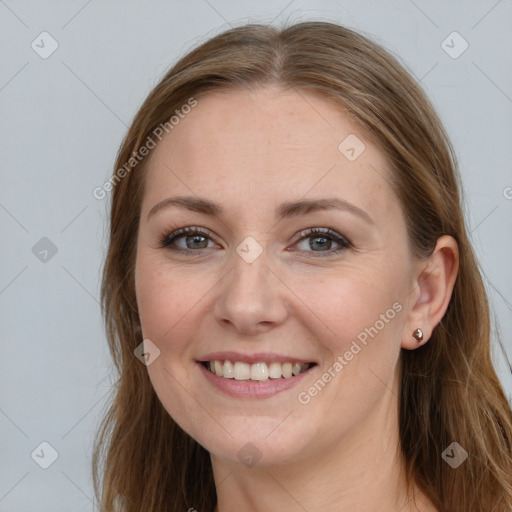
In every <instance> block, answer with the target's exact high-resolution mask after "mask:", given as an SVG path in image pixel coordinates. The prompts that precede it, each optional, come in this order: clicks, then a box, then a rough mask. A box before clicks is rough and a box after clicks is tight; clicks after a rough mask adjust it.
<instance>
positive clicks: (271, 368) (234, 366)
mask: <svg viewBox="0 0 512 512" xmlns="http://www.w3.org/2000/svg"><path fill="white" fill-rule="evenodd" d="M202 364H203V365H204V366H205V367H206V368H207V369H208V370H209V371H210V372H211V373H213V374H215V375H217V377H223V378H225V379H235V380H254V381H266V380H268V379H289V378H292V377H294V376H296V375H300V374H301V373H303V372H305V371H306V370H307V369H308V368H310V366H312V365H314V364H315V363H296V362H291V361H290V362H285V363H279V362H277V361H273V362H271V363H266V362H259V363H254V364H249V363H245V362H242V361H234V362H232V361H229V360H226V361H219V360H215V361H205V362H203V363H202Z"/></svg>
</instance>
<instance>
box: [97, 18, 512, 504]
mask: <svg viewBox="0 0 512 512" xmlns="http://www.w3.org/2000/svg"><path fill="white" fill-rule="evenodd" d="M267 84H278V85H280V86H281V87H283V89H290V88H291V89H294V90H296V91H297V92H299V93H300V92H301V91H304V92H305V91H315V92H318V93H322V94H323V95H324V96H325V97H326V98H332V99H334V100H336V101H337V103H338V104H339V106H340V108H341V109H343V110H344V112H346V114H347V115H349V116H350V118H351V119H352V120H353V121H354V122H356V123H357V124H358V126H360V128H361V130H363V132H364V133H365V134H366V136H368V137H369V139H370V140H372V141H373V142H374V143H375V144H377V146H378V147H379V148H380V150H381V151H382V152H383V153H384V154H385V155H386V157H387V159H388V161H389V163H390V165H391V168H392V170H393V187H394V189H395V191H396V194H397V196H398V198H399V200H400V202H401V205H402V209H403V212H404V215H405V218H406V221H407V228H408V234H409V242H410V246H411V248H412V251H413V253H414V254H415V255H416V256H418V257H421V258H428V257H429V256H430V255H431V253H432V251H433V248H434V246H435V243H436V240H437V239H438V238H439V237H441V236H442V235H445V234H446V235H451V236H452V237H454V238H455V240H456V241H457V243H458V247H459V258H460V261H459V273H458V277H457V280H456V283H455V288H454V290H453V295H452V298H451V301H450V304H449V307H448V310H447V312H446V314H445V316H444V317H443V319H442V320H441V322H440V323H439V324H438V325H437V327H436V328H435V329H434V332H433V334H432V337H431V339H430V340H429V342H428V343H427V344H426V345H424V346H423V347H422V348H420V349H418V350H413V351H408V350H402V353H401V358H400V369H401V394H400V409H399V410H400V413H399V419H398V421H399V433H400V444H401V450H402V453H403V456H404V461H405V468H406V475H407V481H408V484H409V485H411V484H413V483H414V484H415V485H417V486H418V487H419V488H420V489H421V490H422V491H423V492H424V493H425V494H426V495H427V496H428V497H429V498H430V500H431V501H432V502H433V504H434V505H435V506H436V507H437V509H438V510H439V511H440V512H468V511H471V512H490V511H493V512H505V511H506V512H510V510H512V457H511V451H512V413H511V410H510V407H509V404H508V403H507V399H506V397H505V394H504V392H503V389H502V387H501V385H500V382H499V380H498V378H497V375H496V372H495V370H494V367H493V363H492V359H491V336H490V319H489V317H490V314H489V305H488V302H487V297H486V291H485V288H484V285H483V281H482V277H481V270H480V268H479V265H478V262H477V261H476V258H475V254H474V252H473V249H472V247H471V245H470V242H469V240H468V234H467V230H466V226H465V221H464V214H463V209H462V198H461V184H460V177H459V173H458V170H457V162H456V157H455V154H454V151H453V148H452V146H451V143H450V141H449V139H448V136H447V134H446V133H445V131H444V129H443V126H442V125H441V122H440V120H439V118H438V116H437V114H436V112H435V110H434V109H433V107H432V106H431V104H430V102H429V101H428V99H427V98H426V96H425V94H424V92H423V91H422V90H421V88H420V87H419V86H418V84H417V83H416V82H415V81H414V80H413V79H412V78H411V76H410V75H409V73H408V72H407V71H406V70H405V69H404V67H403V66H402V65H401V64H400V63H399V62H398V60H397V59H396V58H395V57H393V56H392V55H390V54H389V53H388V52H387V51H385V50H384V49H383V48H381V47H380V46H379V45H377V44H375V43H374V42H372V41H370V40H369V39H368V38H366V37H363V36H362V35H360V34H358V33H357V32H354V31H352V30H349V29H347V28H344V27H342V26H339V25H336V24H334V23H327V22H317V21H310V22H303V23H298V24H295V25H291V26H288V27H284V28H282V29H278V28H276V27H272V26H267V25H261V24H248V25H245V26H240V27H236V28H233V29H230V30H228V31H226V32H224V33H222V34H220V35H217V36H215V37H213V38H212V39H210V40H208V41H206V42H205V43H203V44H201V45H200V46H199V47H197V48H196V49H194V50H193V51H191V52H190V53H189V54H187V55H186V56H184V57H183V58H182V59H180V60H179V61H178V62H177V63H176V64H175V65H174V66H173V67H172V68H171V69H170V70H169V71H168V72H167V73H166V75H165V76H164V77H163V79H162V80H161V81H160V83H159V84H158V85H157V86H156V87H155V88H154V89H153V90H152V91H151V93H150V94H149V96H148V97H147V99H146V100H145V102H144V103H143V105H142V107H141V108H140V110H139V111H138V113H137V114H136V116H135V119H134V120H133V122H132V124H131V126H130V128H129V131H128V133H127V135H126V137H125V139H124V141H123V143H122V145H121V147H120V150H119V153H118V156H117V161H116V164H115V169H114V177H115V178H116V179H115V181H114V180H113V181H112V188H113V191H112V197H111V200H112V203H111V210H110V233H109V235H110V237H109V246H108V253H107V255H106V260H105V265H104V269H103V281H102V289H101V301H102V313H103V315H104V318H105V326H106V333H107V338H108V343H109V348H110V351H111V355H112V358H113V361H114V364H115V366H116V369H117V372H118V375H119V379H118V381H117V382H116V384H115V386H114V389H113V391H114V393H113V395H114V396H113V399H112V401H111V403H110V404H109V409H108V412H107V413H106V414H105V416H104V418H103V421H102V423H101V427H100V429H99V430H98V432H97V435H96V438H95V445H94V453H93V460H92V466H93V477H94V489H95V493H96V497H97V499H98V501H99V502H100V504H101V510H102V512H111V511H113V510H119V508H116V507H122V510H126V511H127V512H164V511H165V512H169V511H180V512H183V511H185V510H189V509H190V508H194V509H196V510H198V511H199V512H202V511H211V510H213V507H214V505H215V503H216V491H215V485H214V480H213V474H212V468H211V462H210V456H209V453H208V452H207V451H206V450H205V449H204V448H203V447H202V446H200V445H199V444H198V443H197V442H196V441H195V440H194V439H192V438H191V437H190V436H189V435H188V434H186V433H185V432H184V431H183V430H182V429H181V428H180V427H179V426H178V425H177V424H176V423H175V422H174V421H173V420H172V418H171V417H170V416H169V414H168V413H167V412H166V410H165V409H164V408H163V406H162V404H161V403H160V401H159V400H158V398H157V396H156V394H155V392H154V390H153V387H152V385H151V382H150V380H149V377H148V373H147V369H146V367H145V366H144V365H143V364H141V363H140V361H138V359H137V358H136V357H135V355H134V349H135V348H136V347H137V346H138V345H139V344H140V343H141V341H142V338H141V328H140V322H139V316H138V311H137V304H136V299H135V286H134V268H135V255H136V240H137V230H138V223H139V216H140V207H141V200H142V194H143V191H144V174H145V173H144V169H145V168H146V167H147V160H148V159H147V158H143V159H140V157H139V152H140V149H141V147H142V146H143V145H144V144H146V141H147V140H148V137H151V136H152V134H153V133H154V132H155V130H156V129H158V127H159V126H162V125H164V126H165V123H167V127H168V128H169V129H170V125H169V123H168V122H169V119H170V118H171V116H172V115H173V114H174V112H175V111H176V110H177V109H178V110H179V109H180V108H181V107H182V106H183V105H185V104H187V103H188V102H189V101H190V99H191V98H195V100H196V101H199V102H200V101H201V100H200V97H201V95H204V94H206V93H207V92H208V91H210V90H214V89H219V88H228V87H237V88H242V89H248V88H256V87H262V86H265V85H267ZM166 131H167V130H166ZM153 138H154V137H153ZM134 155H137V160H134ZM130 159H132V160H130ZM139 159H140V164H139V163H138V161H139ZM127 162H131V164H130V166H131V167H126V164H127ZM123 167H124V169H125V172H124V173H121V172H119V171H120V169H121V168H123ZM120 175H122V176H120ZM452 442H457V443H458V444H459V445H460V446H461V447H462V448H463V449H464V450H465V451H466V452H467V453H468V458H467V460H465V461H464V463H462V464H461V465H460V466H459V467H458V468H457V469H454V468H452V467H451V466H450V465H449V464H447V463H446V462H445V460H444V459H443V457H442V453H443V451H444V450H445V449H446V448H447V447H448V446H449V445H450V444H451V443H452ZM116 502H117V505H116Z"/></svg>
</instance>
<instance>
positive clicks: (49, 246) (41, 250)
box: [32, 236, 58, 263]
mask: <svg viewBox="0 0 512 512" xmlns="http://www.w3.org/2000/svg"><path fill="white" fill-rule="evenodd" d="M57 250H58V249H57V246H56V245H55V244H54V243H53V242H52V241H51V240H50V239H49V238H47V237H45V236H43V238H41V240H39V241H38V242H36V244H35V245H34V246H33V247H32V254H33V255H34V256H35V257H36V258H37V259H38V260H39V261H42V262H43V263H48V262H49V261H50V260H51V259H52V258H53V257H54V256H55V255H56V254H57Z"/></svg>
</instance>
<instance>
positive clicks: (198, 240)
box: [187, 235, 206, 249]
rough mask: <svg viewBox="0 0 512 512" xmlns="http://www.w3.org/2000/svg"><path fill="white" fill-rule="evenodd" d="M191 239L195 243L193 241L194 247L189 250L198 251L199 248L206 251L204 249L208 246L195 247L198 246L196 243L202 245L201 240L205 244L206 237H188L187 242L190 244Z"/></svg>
mask: <svg viewBox="0 0 512 512" xmlns="http://www.w3.org/2000/svg"><path fill="white" fill-rule="evenodd" d="M190 238H192V240H193V241H192V245H193V247H189V249H190V248H196V249H197V248H199V249H204V248H205V247H206V245H204V243H203V245H202V246H200V245H194V244H196V243H197V244H200V243H201V240H202V241H203V242H204V241H205V240H206V237H204V236H202V235H192V236H189V237H187V242H188V239H190ZM188 245H189V244H188V243H187V246H188Z"/></svg>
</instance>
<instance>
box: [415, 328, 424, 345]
mask: <svg viewBox="0 0 512 512" xmlns="http://www.w3.org/2000/svg"><path fill="white" fill-rule="evenodd" d="M412 335H413V337H414V338H416V339H417V340H418V343H419V342H420V341H421V340H423V331H422V330H421V329H416V330H415V331H414V332H413V333H412Z"/></svg>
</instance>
